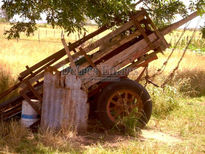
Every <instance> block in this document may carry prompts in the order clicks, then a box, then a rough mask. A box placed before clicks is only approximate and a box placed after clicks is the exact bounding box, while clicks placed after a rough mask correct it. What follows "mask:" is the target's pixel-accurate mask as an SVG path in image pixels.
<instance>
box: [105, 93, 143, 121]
mask: <svg viewBox="0 0 205 154" xmlns="http://www.w3.org/2000/svg"><path fill="white" fill-rule="evenodd" d="M136 108H137V111H138V112H137V113H136V114H139V113H140V112H142V110H143V103H142V100H141V98H140V96H139V94H137V93H136V92H134V91H132V90H129V89H120V90H117V91H115V92H114V93H113V94H112V95H111V96H110V97H109V98H108V103H107V106H106V109H107V114H108V117H109V118H110V119H111V120H112V121H113V122H115V121H117V120H120V119H121V118H122V117H124V116H127V115H129V113H131V112H132V111H133V109H136Z"/></svg>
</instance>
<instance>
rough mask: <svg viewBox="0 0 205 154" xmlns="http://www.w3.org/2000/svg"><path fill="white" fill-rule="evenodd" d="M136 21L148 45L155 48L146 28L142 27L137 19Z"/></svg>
mask: <svg viewBox="0 0 205 154" xmlns="http://www.w3.org/2000/svg"><path fill="white" fill-rule="evenodd" d="M134 23H135V25H136V26H137V28H138V29H139V31H140V33H141V34H142V35H143V37H144V39H145V41H146V42H147V44H148V46H149V47H150V49H153V46H152V43H151V41H150V40H149V38H148V36H147V34H146V32H145V30H144V28H142V27H141V25H140V23H139V21H138V20H137V19H134Z"/></svg>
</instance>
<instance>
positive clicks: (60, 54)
mask: <svg viewBox="0 0 205 154" xmlns="http://www.w3.org/2000/svg"><path fill="white" fill-rule="evenodd" d="M107 29H108V27H106V26H103V27H101V28H99V29H98V30H96V31H95V32H93V33H91V34H88V35H87V36H85V37H83V38H82V39H80V40H78V41H76V42H74V43H72V44H70V45H69V50H70V51H72V50H73V49H75V48H77V47H78V46H79V45H81V44H82V43H84V42H86V41H87V40H89V39H91V38H93V37H94V36H96V35H98V34H100V33H102V32H103V31H105V30H107ZM65 54H66V52H65V50H64V49H61V50H59V51H58V52H56V53H54V54H53V55H51V56H49V57H47V58H45V59H44V60H42V61H40V62H38V63H37V64H35V65H33V66H31V67H30V71H35V70H36V69H38V68H39V67H41V66H43V65H45V64H46V63H48V62H50V61H51V60H53V59H56V61H57V60H59V59H60V58H62V57H63V56H64V55H65ZM27 75H29V71H28V70H25V71H23V72H21V73H20V77H21V78H24V77H25V76H27Z"/></svg>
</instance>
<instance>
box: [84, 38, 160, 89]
mask: <svg viewBox="0 0 205 154" xmlns="http://www.w3.org/2000/svg"><path fill="white" fill-rule="evenodd" d="M156 38H157V37H156V35H155V34H150V35H149V39H150V41H154V40H155V39H156ZM159 43H160V40H158V41H155V43H154V44H158V45H159ZM147 51H149V47H148V48H147V42H146V41H145V40H144V39H142V40H141V41H139V42H137V43H135V44H134V45H132V46H130V47H129V48H127V49H125V50H123V51H122V52H120V53H119V54H117V55H115V56H114V57H112V58H110V59H108V60H107V61H105V62H104V63H101V64H100V65H97V67H99V69H100V70H101V69H102V68H100V67H101V65H105V66H109V67H110V68H114V69H116V70H118V69H120V68H121V67H123V66H125V65H127V64H129V63H131V62H132V61H133V59H132V58H133V57H132V56H133V54H134V55H135V57H134V58H138V57H140V56H142V55H144V54H145V53H146V52H147ZM120 64H121V65H120ZM104 69H107V68H104ZM108 69H109V68H108ZM108 71H109V70H108ZM101 72H103V71H102V70H101ZM90 74H92V75H93V78H95V77H96V76H95V74H94V70H92V71H89V74H85V75H84V77H83V79H84V81H83V82H84V83H85V85H86V86H87V87H89V86H91V85H92V84H88V83H89V82H90V78H89V76H90ZM96 78H97V77H96ZM97 82H99V80H98V79H95V80H94V81H91V83H97ZM88 85H89V86H88Z"/></svg>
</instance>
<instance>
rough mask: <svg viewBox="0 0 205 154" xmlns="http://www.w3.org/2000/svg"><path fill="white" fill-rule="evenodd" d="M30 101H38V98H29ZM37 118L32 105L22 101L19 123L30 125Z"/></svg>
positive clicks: (25, 125)
mask: <svg viewBox="0 0 205 154" xmlns="http://www.w3.org/2000/svg"><path fill="white" fill-rule="evenodd" d="M31 101H32V102H35V103H38V102H39V101H38V100H34V99H32V100H31ZM38 119H39V115H38V113H37V112H36V111H35V110H34V109H33V108H32V106H31V105H30V104H29V103H28V102H27V101H26V100H23V102H22V112H21V124H22V125H23V126H24V127H30V126H31V125H32V124H34V123H35V122H36V121H37V120H38Z"/></svg>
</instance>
